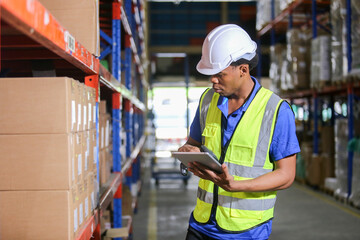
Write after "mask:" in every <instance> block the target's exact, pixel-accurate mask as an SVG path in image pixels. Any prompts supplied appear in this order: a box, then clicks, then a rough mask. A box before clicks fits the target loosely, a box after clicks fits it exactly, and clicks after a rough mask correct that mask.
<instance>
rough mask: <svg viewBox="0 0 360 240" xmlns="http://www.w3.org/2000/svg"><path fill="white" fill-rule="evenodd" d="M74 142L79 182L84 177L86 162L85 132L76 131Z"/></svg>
mask: <svg viewBox="0 0 360 240" xmlns="http://www.w3.org/2000/svg"><path fill="white" fill-rule="evenodd" d="M73 136H74V142H75V165H76V172H75V174H76V173H77V176H76V178H77V182H80V181H82V179H83V178H84V171H85V167H84V163H85V154H84V152H83V150H84V147H83V143H84V134H83V132H76V133H74V134H73Z"/></svg>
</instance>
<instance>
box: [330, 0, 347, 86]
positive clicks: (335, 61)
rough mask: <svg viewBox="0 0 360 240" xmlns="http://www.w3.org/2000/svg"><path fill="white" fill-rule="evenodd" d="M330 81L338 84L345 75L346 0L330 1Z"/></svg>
mask: <svg viewBox="0 0 360 240" xmlns="http://www.w3.org/2000/svg"><path fill="white" fill-rule="evenodd" d="M331 25H332V35H331V81H332V82H338V81H342V80H343V79H344V76H345V75H346V74H347V70H348V69H347V68H348V62H347V49H346V48H347V44H346V41H347V40H346V0H332V1H331Z"/></svg>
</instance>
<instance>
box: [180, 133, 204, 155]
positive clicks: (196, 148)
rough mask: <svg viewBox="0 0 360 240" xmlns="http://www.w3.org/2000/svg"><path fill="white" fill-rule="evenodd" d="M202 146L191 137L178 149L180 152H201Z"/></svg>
mask: <svg viewBox="0 0 360 240" xmlns="http://www.w3.org/2000/svg"><path fill="white" fill-rule="evenodd" d="M200 146H201V143H199V142H197V141H195V140H194V139H192V138H191V137H189V139H188V140H187V141H186V143H185V144H184V145H183V146H181V147H180V148H179V149H178V152H201V151H200Z"/></svg>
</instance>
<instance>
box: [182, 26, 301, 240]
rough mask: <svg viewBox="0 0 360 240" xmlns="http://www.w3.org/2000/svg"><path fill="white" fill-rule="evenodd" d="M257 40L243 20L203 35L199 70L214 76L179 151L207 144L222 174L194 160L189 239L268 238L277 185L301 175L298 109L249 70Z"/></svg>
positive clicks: (254, 61) (284, 183) (188, 150)
mask: <svg viewBox="0 0 360 240" xmlns="http://www.w3.org/2000/svg"><path fill="white" fill-rule="evenodd" d="M256 48H257V46H256V43H255V42H253V41H252V40H251V38H250V37H249V35H248V34H247V33H246V32H245V31H244V30H243V29H242V28H241V27H239V26H237V25H234V24H226V25H221V26H219V27H217V28H215V29H214V30H212V31H211V32H210V33H209V34H208V35H207V37H206V39H205V40H204V43H203V46H202V57H201V60H200V61H199V63H198V64H197V67H196V68H197V70H198V71H199V72H200V73H202V74H205V75H209V76H211V77H210V79H211V82H212V84H213V87H212V89H207V90H206V91H205V92H204V93H203V95H202V96H201V99H200V102H199V107H198V110H197V113H196V116H195V118H194V120H193V122H192V124H191V129H190V136H189V138H188V141H187V142H186V143H185V144H184V145H183V146H182V147H180V148H179V151H181V152H191V151H192V152H194V151H195V152H196V151H200V146H201V145H205V146H206V147H207V148H208V149H210V150H211V151H212V152H213V153H214V154H215V155H216V156H217V158H218V159H219V161H220V163H221V164H222V170H223V173H221V174H218V173H215V172H214V171H211V170H210V169H208V168H206V167H205V166H203V165H201V164H199V163H196V162H193V163H190V164H189V166H188V169H189V170H190V171H191V172H192V173H193V174H194V175H196V176H198V177H200V180H199V186H198V193H197V203H196V207H195V209H194V211H193V212H192V214H191V217H190V221H189V229H188V233H187V237H186V239H187V240H194V239H199V240H200V239H223V240H226V239H268V238H269V236H270V233H271V224H272V218H273V211H274V205H275V200H276V191H277V190H281V189H285V188H288V187H289V186H290V185H291V184H292V182H293V180H294V177H295V164H296V153H298V152H299V151H300V148H299V143H298V140H297V137H296V134H295V121H294V114H293V112H292V110H291V107H290V106H289V104H288V103H287V102H285V101H283V100H282V99H281V98H280V97H278V96H277V95H276V94H274V93H272V92H271V91H269V90H267V89H265V88H263V87H261V86H260V84H259V83H258V81H257V80H256V79H255V78H253V77H252V76H250V70H251V69H252V68H254V67H255V66H256V65H257V55H256Z"/></svg>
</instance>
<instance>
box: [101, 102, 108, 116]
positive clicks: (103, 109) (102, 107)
mask: <svg viewBox="0 0 360 240" xmlns="http://www.w3.org/2000/svg"><path fill="white" fill-rule="evenodd" d="M106 113H107V110H106V101H105V100H101V101H100V102H99V114H100V115H103V114H106Z"/></svg>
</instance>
